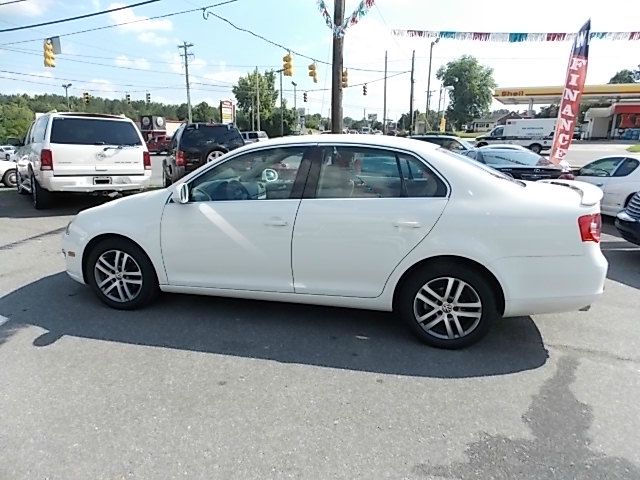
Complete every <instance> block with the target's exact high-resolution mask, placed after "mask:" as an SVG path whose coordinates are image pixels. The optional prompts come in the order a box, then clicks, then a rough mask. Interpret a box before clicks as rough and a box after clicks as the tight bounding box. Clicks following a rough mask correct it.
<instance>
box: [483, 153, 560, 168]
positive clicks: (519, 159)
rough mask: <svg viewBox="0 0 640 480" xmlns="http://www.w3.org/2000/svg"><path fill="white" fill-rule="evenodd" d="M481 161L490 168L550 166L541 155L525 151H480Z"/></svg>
mask: <svg viewBox="0 0 640 480" xmlns="http://www.w3.org/2000/svg"><path fill="white" fill-rule="evenodd" d="M482 160H483V161H484V163H486V164H487V165H489V166H491V167H513V166H514V165H522V166H527V167H534V166H535V167H539V166H547V165H552V163H551V162H550V161H549V160H548V159H546V158H545V157H543V156H542V155H538V154H537V153H533V152H530V151H525V150H508V149H496V150H489V149H487V150H482Z"/></svg>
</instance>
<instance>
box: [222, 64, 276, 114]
mask: <svg viewBox="0 0 640 480" xmlns="http://www.w3.org/2000/svg"><path fill="white" fill-rule="evenodd" d="M275 84H276V74H275V72H274V71H267V72H265V73H260V72H252V73H249V74H247V75H245V76H244V77H240V78H239V79H238V83H237V85H235V86H234V87H233V89H232V91H233V94H234V95H235V97H236V100H237V102H238V108H239V109H240V110H242V111H243V112H244V113H245V114H246V115H247V116H250V115H251V110H252V109H253V108H255V102H256V88H258V92H259V93H260V118H261V119H263V118H264V119H266V118H268V117H270V116H271V114H272V112H273V110H274V108H275V106H276V100H277V99H278V91H277V90H276V88H275Z"/></svg>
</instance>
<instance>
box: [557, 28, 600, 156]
mask: <svg viewBox="0 0 640 480" xmlns="http://www.w3.org/2000/svg"><path fill="white" fill-rule="evenodd" d="M590 32H591V20H588V21H587V23H585V24H584V25H583V26H582V28H581V29H580V31H579V32H578V34H577V35H576V38H575V40H574V41H573V48H572V49H571V56H570V57H569V68H568V69H567V81H566V82H565V86H564V91H563V92H562V100H561V102H560V108H559V109H558V121H557V122H556V131H555V134H554V136H553V145H552V146H551V155H550V156H549V158H550V159H551V161H552V162H553V163H555V164H556V165H558V164H559V165H562V166H565V167H568V166H569V164H568V162H567V161H566V158H565V157H566V156H567V152H568V150H569V147H570V146H571V141H572V140H573V132H574V130H575V128H576V123H577V122H578V119H579V117H580V98H581V97H582V91H583V90H584V81H585V80H586V78H587V64H588V62H589V38H590Z"/></svg>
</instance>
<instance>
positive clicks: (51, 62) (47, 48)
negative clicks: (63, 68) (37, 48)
mask: <svg viewBox="0 0 640 480" xmlns="http://www.w3.org/2000/svg"><path fill="white" fill-rule="evenodd" d="M43 48H44V66H45V67H51V68H53V67H55V66H56V55H55V53H54V52H53V42H52V41H51V39H50V38H47V39H46V40H45V41H44V46H43Z"/></svg>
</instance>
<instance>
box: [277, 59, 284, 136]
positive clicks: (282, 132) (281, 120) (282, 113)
mask: <svg viewBox="0 0 640 480" xmlns="http://www.w3.org/2000/svg"><path fill="white" fill-rule="evenodd" d="M278 71H279V72H280V136H281V137H284V105H283V104H282V69H280V70H278Z"/></svg>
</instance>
